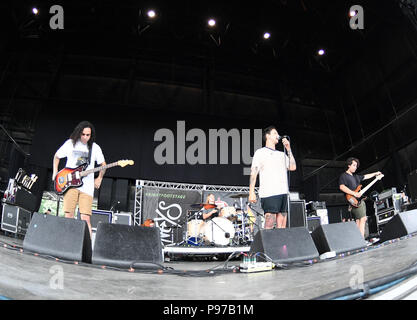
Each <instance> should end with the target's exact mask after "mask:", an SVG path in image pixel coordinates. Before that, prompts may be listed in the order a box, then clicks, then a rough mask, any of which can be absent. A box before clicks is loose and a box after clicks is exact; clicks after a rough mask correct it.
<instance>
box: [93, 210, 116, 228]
mask: <svg viewBox="0 0 417 320" xmlns="http://www.w3.org/2000/svg"><path fill="white" fill-rule="evenodd" d="M91 213H92V214H91V218H90V222H91V229H93V230H96V229H97V225H98V223H99V222H105V223H111V222H112V219H113V213H112V212H111V211H106V210H91Z"/></svg>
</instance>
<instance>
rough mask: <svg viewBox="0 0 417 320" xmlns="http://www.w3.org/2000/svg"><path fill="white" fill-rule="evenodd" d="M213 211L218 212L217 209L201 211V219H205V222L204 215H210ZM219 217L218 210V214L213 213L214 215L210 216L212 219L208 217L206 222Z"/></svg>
mask: <svg viewBox="0 0 417 320" xmlns="http://www.w3.org/2000/svg"><path fill="white" fill-rule="evenodd" d="M213 210H216V208H211V209H203V210H201V211H200V212H201V219H203V220H204V218H203V214H206V213H209V212H211V211H213ZM218 216H219V210H217V211H216V212H213V213H212V215H211V216H210V217H208V218H207V219H205V220H211V219H213V218H215V217H218Z"/></svg>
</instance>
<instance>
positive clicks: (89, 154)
mask: <svg viewBox="0 0 417 320" xmlns="http://www.w3.org/2000/svg"><path fill="white" fill-rule="evenodd" d="M91 150H93V146H91V148H88V159H87V166H89V165H90V163H91Z"/></svg>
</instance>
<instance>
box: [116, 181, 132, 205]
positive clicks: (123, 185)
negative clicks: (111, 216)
mask: <svg viewBox="0 0 417 320" xmlns="http://www.w3.org/2000/svg"><path fill="white" fill-rule="evenodd" d="M128 196H129V183H128V180H127V179H117V180H116V190H115V195H114V201H119V203H118V204H117V211H126V210H127V207H128V206H127V200H128Z"/></svg>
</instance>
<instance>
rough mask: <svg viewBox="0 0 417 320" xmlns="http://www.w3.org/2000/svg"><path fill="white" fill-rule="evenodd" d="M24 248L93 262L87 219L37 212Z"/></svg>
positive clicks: (59, 256)
mask: <svg viewBox="0 0 417 320" xmlns="http://www.w3.org/2000/svg"><path fill="white" fill-rule="evenodd" d="M23 250H27V251H31V252H35V253H39V254H45V255H50V256H53V257H56V258H60V259H65V260H71V261H82V262H87V263H91V251H92V250H91V239H90V232H89V230H88V226H87V222H85V221H83V220H77V219H70V218H63V217H57V216H53V215H49V214H41V213H37V212H35V213H34V214H33V216H32V220H31V222H30V225H29V228H28V230H27V233H26V236H25V239H24V240H23Z"/></svg>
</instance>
